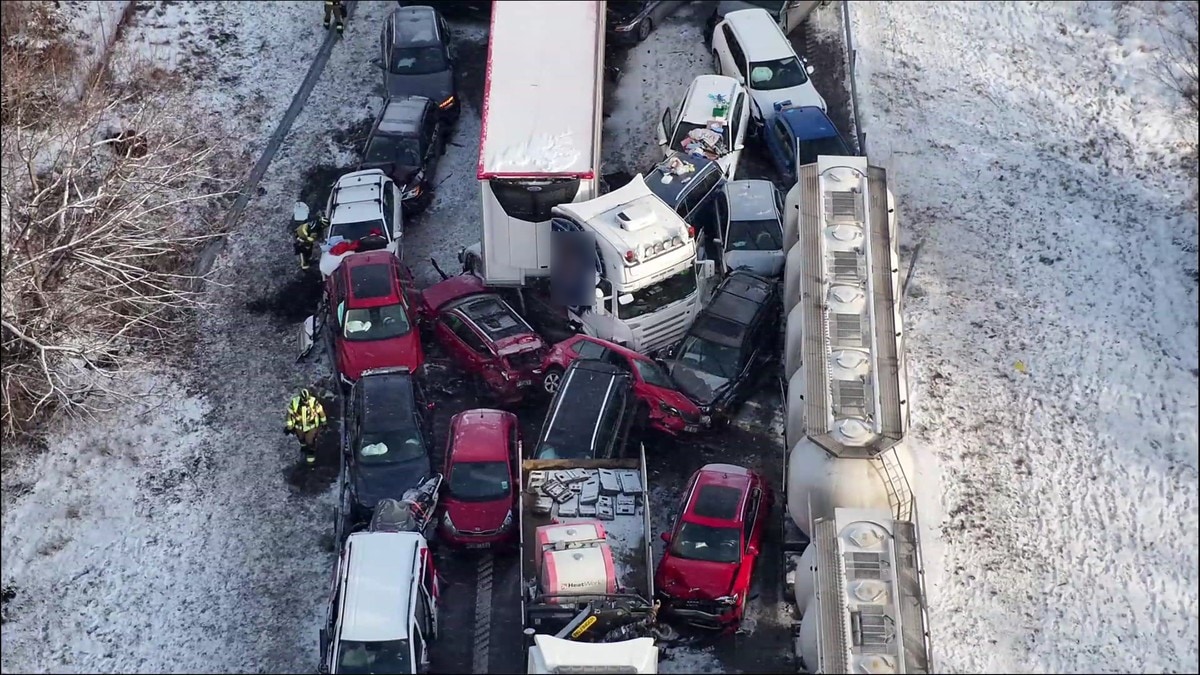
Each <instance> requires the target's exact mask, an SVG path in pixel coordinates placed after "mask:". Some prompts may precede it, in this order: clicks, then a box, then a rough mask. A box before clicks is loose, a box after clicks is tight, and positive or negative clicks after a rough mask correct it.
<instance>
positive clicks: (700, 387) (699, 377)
mask: <svg viewBox="0 0 1200 675" xmlns="http://www.w3.org/2000/svg"><path fill="white" fill-rule="evenodd" d="M670 374H671V379H673V380H675V382H676V383H677V384H678V385H679V390H680V391H682V392H683V393H684V394H685V395H686V396H687V397H688V398H690V399H691V400H693V401H695V402H696V404H697V405H708V404H710V403H712V402H713V401H714V400H716V398H717V396H718V395H719V394H720V393H721V392H722V391H723V390H724V389H725V388H726V387H728V386H729V382H730V380H726V379H725V378H723V377H717V376H716V375H709V374H708V373H706V372H704V371H702V370H697V369H695V368H691V367H689V366H685V365H683V364H681V363H679V362H678V361H676V362H674V363H672V364H671V369H670Z"/></svg>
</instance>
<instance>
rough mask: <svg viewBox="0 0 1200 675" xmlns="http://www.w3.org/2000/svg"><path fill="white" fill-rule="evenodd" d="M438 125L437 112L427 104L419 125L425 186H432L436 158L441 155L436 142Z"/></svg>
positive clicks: (438, 135) (438, 136) (436, 162)
mask: <svg viewBox="0 0 1200 675" xmlns="http://www.w3.org/2000/svg"><path fill="white" fill-rule="evenodd" d="M439 124H440V122H439V115H438V114H437V110H436V109H434V107H433V104H428V105H427V106H426V108H425V118H424V120H423V123H422V125H421V147H422V148H423V149H424V150H425V156H424V158H423V161H422V162H421V168H422V170H424V171H425V183H426V185H433V176H434V174H435V173H436V172H437V165H438V158H439V157H440V155H441V143H439V142H438V139H439V138H440V134H439V133H438V131H439V130H438V126H439Z"/></svg>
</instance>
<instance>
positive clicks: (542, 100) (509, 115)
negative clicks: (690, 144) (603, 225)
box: [478, 0, 605, 286]
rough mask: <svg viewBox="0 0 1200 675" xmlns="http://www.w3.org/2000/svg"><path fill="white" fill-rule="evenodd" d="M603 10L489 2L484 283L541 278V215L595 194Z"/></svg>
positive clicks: (545, 256) (482, 176)
mask: <svg viewBox="0 0 1200 675" xmlns="http://www.w3.org/2000/svg"><path fill="white" fill-rule="evenodd" d="M604 30H605V3H604V2H593V1H590V0H588V1H575V2H561V1H556V2H539V1H528V2H525V1H518V0H497V1H496V2H493V3H492V22H491V34H490V37H489V39H488V61H487V73H486V79H485V83H484V93H483V110H482V117H483V122H482V124H483V130H482V133H481V137H480V141H479V168H478V178H479V186H480V191H481V195H482V204H483V220H482V225H483V236H482V240H481V242H480V244H479V247H480V250H479V255H480V257H481V259H482V263H483V265H482V268H483V269H482V270H481V273H482V276H483V279H484V281H486V282H487V283H488V284H489V285H508V286H520V285H522V284H524V283H525V280H526V279H527V278H529V277H546V276H549V274H550V252H551V244H550V210H551V209H552V208H554V207H555V206H558V205H559V204H564V203H571V202H582V201H587V200H589V199H594V198H595V197H597V196H599V194H600V193H599V185H600V175H599V174H600V135H601V130H602V123H603V121H602V113H603V103H604V101H603V86H604V77H603V75H604Z"/></svg>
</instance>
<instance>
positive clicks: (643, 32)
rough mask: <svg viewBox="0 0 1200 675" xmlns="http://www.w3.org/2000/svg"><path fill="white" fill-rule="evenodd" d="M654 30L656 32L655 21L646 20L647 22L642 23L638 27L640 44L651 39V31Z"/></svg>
mask: <svg viewBox="0 0 1200 675" xmlns="http://www.w3.org/2000/svg"><path fill="white" fill-rule="evenodd" d="M652 30H654V22H653V21H651V20H650V19H646V20H645V21H642V23H641V24H640V25H638V32H637V39H638V42H641V41H643V40H645V39H646V38H648V37H650V31H652Z"/></svg>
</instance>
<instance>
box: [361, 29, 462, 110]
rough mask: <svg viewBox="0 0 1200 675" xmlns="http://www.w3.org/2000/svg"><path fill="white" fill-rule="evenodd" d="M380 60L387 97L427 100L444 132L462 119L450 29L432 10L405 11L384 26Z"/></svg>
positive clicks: (378, 60) (378, 63) (381, 35)
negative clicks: (438, 118)
mask: <svg viewBox="0 0 1200 675" xmlns="http://www.w3.org/2000/svg"><path fill="white" fill-rule="evenodd" d="M379 51H380V57H379V58H378V59H376V60H375V65H377V66H378V67H379V68H381V69H383V83H384V87H385V89H386V90H387V96H388V97H392V98H396V97H401V96H424V97H425V98H427V99H429V100H431V101H433V102H434V105H436V106H437V107H438V110H439V111H440V113H441V117H442V120H443V122H446V124H444V125H443V131H448V130H449V127H450V124H451V123H453V122H454V121H456V120H457V119H458V115H459V113H460V112H461V109H462V106H461V103H460V101H459V98H458V88H457V86H456V84H455V78H454V53H453V51H452V49H451V46H450V27H449V25H447V23H446V20H445V19H444V18H442V15H441V14H439V13H438V11H437V10H436V9H434V8H432V7H428V6H425V5H419V6H415V7H401V8H400V9H397V10H395V11H393V12H392V13H391V14H390V15H389V16H388V18H387V20H386V21H384V22H383V30H381V31H380V34H379Z"/></svg>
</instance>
